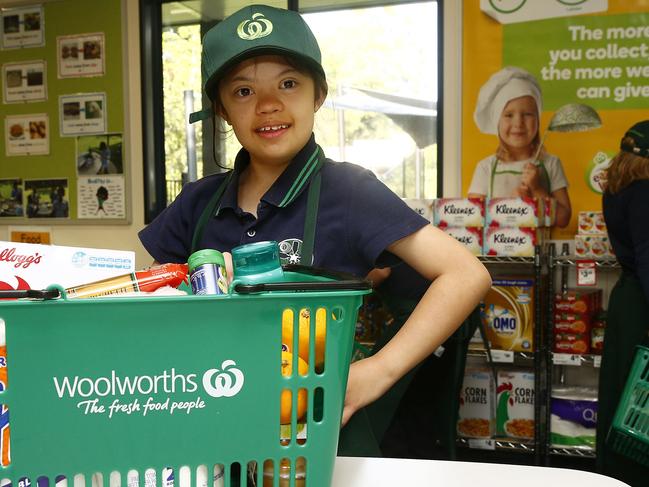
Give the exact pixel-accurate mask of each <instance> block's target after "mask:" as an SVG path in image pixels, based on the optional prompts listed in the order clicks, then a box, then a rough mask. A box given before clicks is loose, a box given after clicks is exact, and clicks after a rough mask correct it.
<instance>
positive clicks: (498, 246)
mask: <svg viewBox="0 0 649 487" xmlns="http://www.w3.org/2000/svg"><path fill="white" fill-rule="evenodd" d="M540 242H541V233H540V232H539V230H538V229H537V228H526V227H500V226H497V225H490V226H489V227H487V228H486V229H485V233H484V240H483V245H482V246H483V249H482V253H483V254H485V255H494V256H505V257H532V256H533V255H534V247H535V246H536V245H538V244H540Z"/></svg>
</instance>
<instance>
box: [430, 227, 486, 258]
mask: <svg viewBox="0 0 649 487" xmlns="http://www.w3.org/2000/svg"><path fill="white" fill-rule="evenodd" d="M440 228H441V230H442V231H443V232H444V233H445V234H446V235H450V236H451V237H453V238H454V239H455V240H457V241H458V242H460V243H461V244H462V245H464V246H465V247H466V248H467V249H468V250H469V252H471V253H472V254H473V255H480V254H482V235H483V231H482V228H480V227H440Z"/></svg>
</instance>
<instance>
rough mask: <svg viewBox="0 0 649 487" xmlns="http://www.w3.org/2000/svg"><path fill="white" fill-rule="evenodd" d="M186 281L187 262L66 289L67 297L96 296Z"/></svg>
mask: <svg viewBox="0 0 649 487" xmlns="http://www.w3.org/2000/svg"><path fill="white" fill-rule="evenodd" d="M182 282H187V264H161V265H157V266H153V267H149V268H148V269H143V270H140V271H135V272H132V273H130V274H124V275H122V276H117V277H111V278H108V279H103V280H101V281H96V282H91V283H88V284H81V285H80V286H74V287H70V288H68V289H66V293H67V296H68V299H76V298H97V297H100V296H111V295H118V294H124V293H133V292H153V291H155V290H156V289H158V288H161V287H163V286H171V287H178V286H180V284H181V283H182Z"/></svg>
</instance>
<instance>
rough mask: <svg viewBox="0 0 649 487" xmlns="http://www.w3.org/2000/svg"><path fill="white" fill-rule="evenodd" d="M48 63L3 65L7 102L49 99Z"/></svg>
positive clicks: (35, 62) (4, 89)
mask: <svg viewBox="0 0 649 487" xmlns="http://www.w3.org/2000/svg"><path fill="white" fill-rule="evenodd" d="M46 68H47V63H46V62H45V61H42V60H40V61H31V62H26V63H5V64H3V65H2V81H3V83H2V86H3V90H2V97H3V100H4V102H5V103H21V102H36V101H45V100H47V72H46Z"/></svg>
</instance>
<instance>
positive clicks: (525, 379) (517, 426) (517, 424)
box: [496, 370, 534, 439]
mask: <svg viewBox="0 0 649 487" xmlns="http://www.w3.org/2000/svg"><path fill="white" fill-rule="evenodd" d="M497 395H498V399H497V406H496V433H497V434H498V435H500V436H510V437H513V438H522V439H531V438H534V374H533V373H532V372H526V371H518V370H509V371H505V370H501V371H499V372H498V391H497Z"/></svg>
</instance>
